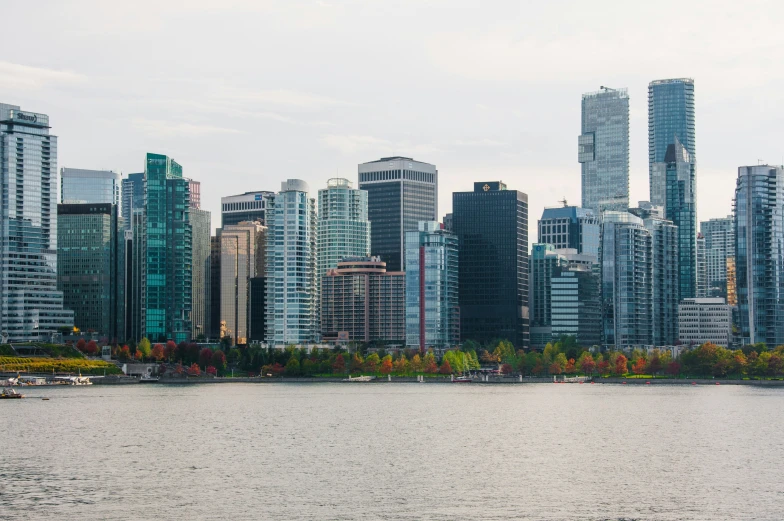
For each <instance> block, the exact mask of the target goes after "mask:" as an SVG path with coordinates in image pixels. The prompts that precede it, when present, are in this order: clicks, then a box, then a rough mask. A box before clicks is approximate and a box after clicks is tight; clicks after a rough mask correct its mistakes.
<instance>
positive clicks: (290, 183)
mask: <svg viewBox="0 0 784 521" xmlns="http://www.w3.org/2000/svg"><path fill="white" fill-rule="evenodd" d="M309 191H310V188H309V187H308V184H307V183H306V182H305V181H301V180H299V179H289V180H287V181H284V182H283V183H281V189H280V192H278V193H277V194H275V195H274V196H272V197H270V199H269V206H268V208H267V214H266V216H265V217H266V224H267V227H268V230H267V249H266V251H267V269H266V277H267V310H266V311H267V315H266V316H267V324H266V325H267V335H266V338H267V342H268V343H269V344H271V345H273V346H283V345H288V344H295V345H302V344H308V343H311V342H315V341H317V340H318V333H319V324H318V321H317V318H318V312H317V309H316V305H317V303H318V297H317V295H316V288H317V285H316V201H315V199H313V198H311V197H310V196H309V194H308V192H309Z"/></svg>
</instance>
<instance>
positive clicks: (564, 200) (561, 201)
mask: <svg viewBox="0 0 784 521" xmlns="http://www.w3.org/2000/svg"><path fill="white" fill-rule="evenodd" d="M558 202H559V203H561V204H563V205H564V208H566V205H567V204H568V203H567V202H566V197H564V198H563V199H561V200H560V201H558Z"/></svg>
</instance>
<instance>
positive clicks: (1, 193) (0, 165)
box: [0, 103, 73, 342]
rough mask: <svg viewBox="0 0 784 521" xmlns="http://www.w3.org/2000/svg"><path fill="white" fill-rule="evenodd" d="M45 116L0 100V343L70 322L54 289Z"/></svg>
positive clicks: (51, 177)
mask: <svg viewBox="0 0 784 521" xmlns="http://www.w3.org/2000/svg"><path fill="white" fill-rule="evenodd" d="M49 128H50V127H49V116H47V115H46V114H38V113H35V112H25V111H22V110H20V108H19V107H18V106H15V105H6V104H2V103H0V212H1V213H0V342H8V341H11V342H19V341H28V340H44V341H51V338H52V334H53V333H55V332H57V330H58V329H59V328H62V327H66V326H67V327H70V326H72V325H73V312H72V311H69V310H65V309H63V294H62V292H61V291H58V289H57V207H56V206H57V137H56V136H53V135H51V134H49Z"/></svg>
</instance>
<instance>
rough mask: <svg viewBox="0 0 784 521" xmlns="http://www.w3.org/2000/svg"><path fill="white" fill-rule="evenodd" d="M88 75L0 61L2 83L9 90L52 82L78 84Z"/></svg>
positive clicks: (23, 88) (35, 87)
mask: <svg viewBox="0 0 784 521" xmlns="http://www.w3.org/2000/svg"><path fill="white" fill-rule="evenodd" d="M85 81H87V76H84V75H82V74H78V73H75V72H70V71H57V70H53V69H44V68H41V67H32V66H29V65H20V64H18V63H11V62H6V61H0V85H2V86H3V88H5V89H9V90H15V89H18V90H27V89H41V88H43V87H46V86H49V85H52V84H61V85H62V84H76V83H83V82H85Z"/></svg>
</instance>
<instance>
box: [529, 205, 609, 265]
mask: <svg viewBox="0 0 784 521" xmlns="http://www.w3.org/2000/svg"><path fill="white" fill-rule="evenodd" d="M600 236H601V219H600V218H599V217H598V216H597V215H596V213H595V212H594V211H593V210H588V209H585V208H580V207H579V206H566V205H564V206H562V207H557V208H545V209H544V212H542V218H541V219H539V242H540V243H542V244H552V245H553V247H554V248H555V249H557V250H561V249H565V248H570V249H574V250H577V253H580V254H583V255H593V256H594V257H596V258H597V259H598V258H599V239H600Z"/></svg>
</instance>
